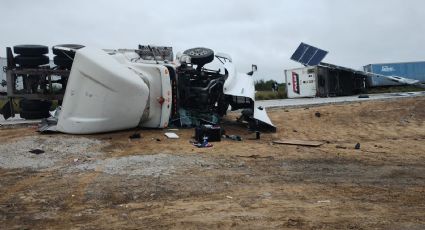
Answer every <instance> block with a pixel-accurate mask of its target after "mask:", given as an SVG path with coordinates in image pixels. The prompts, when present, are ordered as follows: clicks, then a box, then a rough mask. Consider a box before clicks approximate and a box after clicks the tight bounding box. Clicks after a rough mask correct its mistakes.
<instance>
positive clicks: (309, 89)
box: [285, 67, 317, 98]
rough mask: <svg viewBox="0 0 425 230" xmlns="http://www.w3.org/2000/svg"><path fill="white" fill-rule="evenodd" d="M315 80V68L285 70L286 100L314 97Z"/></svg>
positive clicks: (315, 89)
mask: <svg viewBox="0 0 425 230" xmlns="http://www.w3.org/2000/svg"><path fill="white" fill-rule="evenodd" d="M316 79H317V76H316V71H315V67H304V68H297V69H290V70H285V82H286V89H287V96H288V98H302V97H316V95H317V81H316Z"/></svg>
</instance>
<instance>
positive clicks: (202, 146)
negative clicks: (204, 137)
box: [193, 142, 213, 148]
mask: <svg viewBox="0 0 425 230" xmlns="http://www.w3.org/2000/svg"><path fill="white" fill-rule="evenodd" d="M193 146H196V147H198V148H211V147H213V145H212V144H210V143H208V142H207V143H193Z"/></svg>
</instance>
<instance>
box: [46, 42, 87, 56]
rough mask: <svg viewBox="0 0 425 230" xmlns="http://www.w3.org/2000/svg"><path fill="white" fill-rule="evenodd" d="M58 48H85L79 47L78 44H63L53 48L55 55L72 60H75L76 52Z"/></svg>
mask: <svg viewBox="0 0 425 230" xmlns="http://www.w3.org/2000/svg"><path fill="white" fill-rule="evenodd" d="M56 47H65V48H71V49H76V50H78V49H81V48H83V47H84V46H83V45H78V44H61V45H55V46H53V47H52V51H53V54H54V55H57V56H59V57H72V58H74V56H75V51H73V50H71V51H68V50H61V49H58V48H56Z"/></svg>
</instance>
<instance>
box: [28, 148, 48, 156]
mask: <svg viewBox="0 0 425 230" xmlns="http://www.w3.org/2000/svg"><path fill="white" fill-rule="evenodd" d="M29 152H30V153H33V154H35V155H39V154H42V153H45V151H44V150H41V149H32V150H30V151H29Z"/></svg>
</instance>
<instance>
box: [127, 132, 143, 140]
mask: <svg viewBox="0 0 425 230" xmlns="http://www.w3.org/2000/svg"><path fill="white" fill-rule="evenodd" d="M129 138H130V139H140V138H142V136H141V135H140V133H135V134H133V135H131V136H130V137H129Z"/></svg>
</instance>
